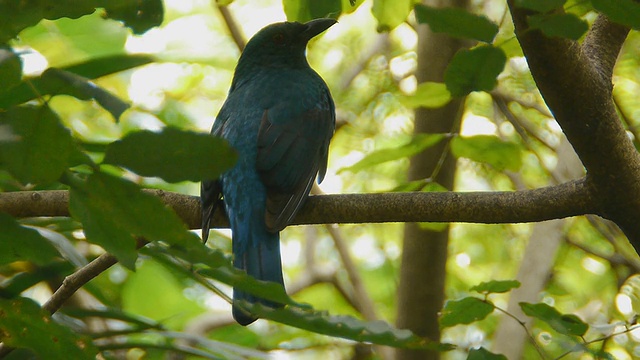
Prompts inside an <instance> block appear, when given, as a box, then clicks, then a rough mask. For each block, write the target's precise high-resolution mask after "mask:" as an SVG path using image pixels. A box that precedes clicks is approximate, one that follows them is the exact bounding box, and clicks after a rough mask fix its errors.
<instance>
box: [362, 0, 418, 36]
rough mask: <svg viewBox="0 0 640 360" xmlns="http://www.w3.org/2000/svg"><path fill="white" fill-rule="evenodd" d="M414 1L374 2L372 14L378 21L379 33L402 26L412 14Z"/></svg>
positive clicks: (377, 0)
mask: <svg viewBox="0 0 640 360" xmlns="http://www.w3.org/2000/svg"><path fill="white" fill-rule="evenodd" d="M414 2H415V1H413V0H373V7H372V8H371V12H372V13H373V16H374V17H375V18H376V19H377V20H378V32H388V31H391V30H393V29H395V28H396V26H398V25H400V24H402V23H403V22H404V21H405V20H406V19H407V16H409V13H410V12H411V6H412V5H413V4H414Z"/></svg>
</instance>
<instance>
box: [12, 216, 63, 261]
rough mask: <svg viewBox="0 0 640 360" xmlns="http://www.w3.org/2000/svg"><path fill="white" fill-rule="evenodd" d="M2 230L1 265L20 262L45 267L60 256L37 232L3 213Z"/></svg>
mask: <svg viewBox="0 0 640 360" xmlns="http://www.w3.org/2000/svg"><path fill="white" fill-rule="evenodd" d="M0 229H2V231H0V265H5V264H8V263H11V262H14V261H18V260H21V261H33V262H34V263H36V264H39V265H44V264H47V263H48V262H50V261H51V260H52V259H54V258H55V257H56V256H58V251H56V249H55V248H54V247H53V246H52V245H51V244H50V243H49V242H48V241H47V239H45V238H44V237H42V236H41V235H40V234H39V233H38V232H37V231H35V230H33V229H30V228H27V227H24V226H21V225H20V224H19V223H18V222H17V221H16V220H15V219H14V218H12V217H11V216H9V215H7V214H4V213H1V212H0Z"/></svg>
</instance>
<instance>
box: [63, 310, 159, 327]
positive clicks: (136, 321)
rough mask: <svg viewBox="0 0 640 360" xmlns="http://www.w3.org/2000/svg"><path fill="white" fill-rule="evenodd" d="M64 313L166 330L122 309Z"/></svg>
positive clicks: (152, 321) (76, 316)
mask: <svg viewBox="0 0 640 360" xmlns="http://www.w3.org/2000/svg"><path fill="white" fill-rule="evenodd" d="M62 312H64V313H65V314H67V315H69V316H72V317H75V318H87V317H95V318H102V319H114V320H120V321H122V322H126V323H129V324H131V325H136V326H138V327H139V328H144V329H159V330H162V329H164V326H162V324H160V323H158V322H156V321H154V320H151V319H148V318H145V317H143V316H139V315H135V314H129V313H127V312H124V311H122V310H120V309H115V308H105V309H99V310H95V309H84V308H77V307H66V308H64V309H63V310H62Z"/></svg>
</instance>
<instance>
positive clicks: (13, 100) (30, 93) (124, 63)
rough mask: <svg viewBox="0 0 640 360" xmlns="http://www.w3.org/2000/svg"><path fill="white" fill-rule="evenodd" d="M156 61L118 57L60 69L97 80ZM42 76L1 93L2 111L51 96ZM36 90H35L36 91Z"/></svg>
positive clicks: (134, 56) (94, 60) (98, 59)
mask: <svg viewBox="0 0 640 360" xmlns="http://www.w3.org/2000/svg"><path fill="white" fill-rule="evenodd" d="M153 61H154V59H153V58H152V57H150V56H147V55H117V56H109V57H104V58H97V59H91V60H88V61H86V62H83V63H80V64H75V65H71V66H66V67H63V68H60V69H59V70H60V71H64V72H68V73H73V74H76V75H78V76H81V77H85V78H88V79H96V78H99V77H102V76H106V75H110V74H113V73H116V72H120V71H124V70H128V69H131V68H134V67H137V66H141V65H145V64H149V63H151V62H153ZM43 82H44V81H43V80H42V78H41V77H40V76H38V77H35V78H28V79H24V80H23V81H22V82H21V83H20V85H17V86H16V87H14V88H13V89H11V90H10V91H8V92H6V93H2V92H0V109H7V108H9V107H11V106H14V105H19V104H22V103H25V102H27V101H30V100H33V99H35V98H37V97H38V96H44V95H49V93H48V92H47V91H46V89H45V86H44V84H43ZM34 89H35V90H34Z"/></svg>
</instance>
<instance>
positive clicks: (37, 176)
mask: <svg viewBox="0 0 640 360" xmlns="http://www.w3.org/2000/svg"><path fill="white" fill-rule="evenodd" d="M73 150H74V143H73V139H72V138H71V134H70V133H69V130H67V129H66V128H65V127H64V126H62V124H61V123H60V120H59V119H58V116H57V115H56V114H55V113H53V112H52V111H51V109H49V108H48V107H47V106H42V107H34V106H28V107H15V108H11V109H9V110H8V111H7V112H0V165H1V166H3V167H5V168H6V169H7V170H9V172H11V174H12V175H13V176H15V177H16V179H18V180H20V181H21V182H22V183H24V184H27V183H33V184H46V183H50V182H53V181H55V180H57V179H58V178H60V175H62V172H63V171H64V170H65V169H66V168H67V166H68V165H69V161H70V157H71V155H72V153H73Z"/></svg>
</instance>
